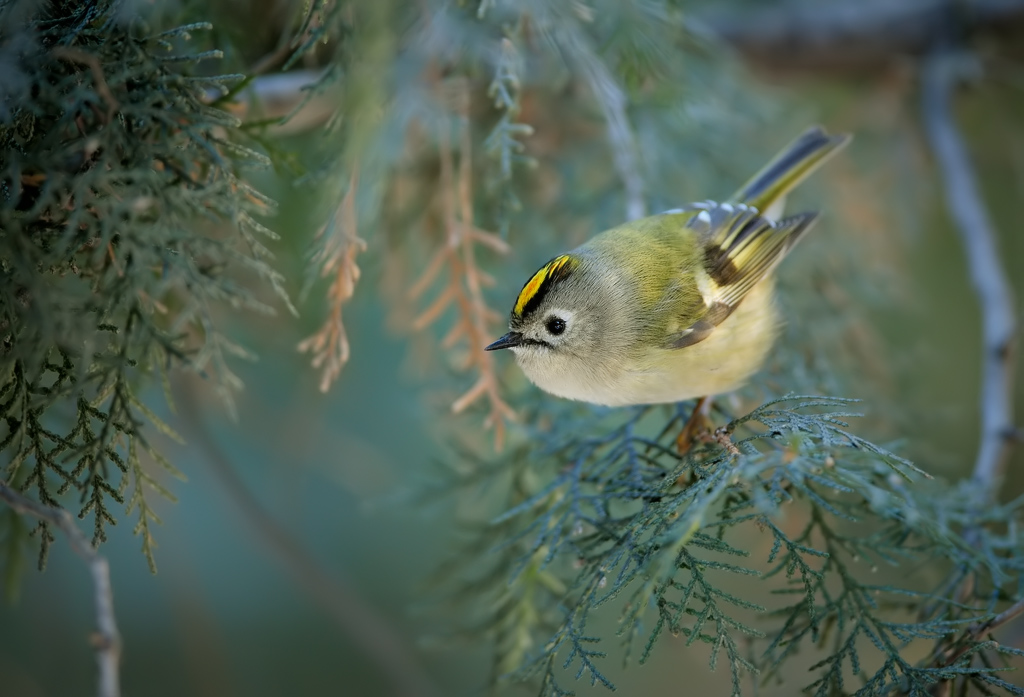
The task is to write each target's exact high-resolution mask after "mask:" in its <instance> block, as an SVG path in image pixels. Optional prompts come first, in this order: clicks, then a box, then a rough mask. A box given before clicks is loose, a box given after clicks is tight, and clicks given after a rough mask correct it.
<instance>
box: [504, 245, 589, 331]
mask: <svg viewBox="0 0 1024 697" xmlns="http://www.w3.org/2000/svg"><path fill="white" fill-rule="evenodd" d="M575 266H576V260H575V259H573V258H572V257H571V256H569V255H568V254H563V255H561V256H557V257H555V258H554V259H552V260H551V261H549V262H548V263H547V264H545V265H544V266H542V267H541V268H540V270H539V271H538V272H537V273H535V274H533V278H531V279H530V280H529V281H527V282H526V285H525V286H523V289H522V290H521V291H519V297H518V298H516V304H515V307H514V308H513V310H512V312H513V314H516V315H520V316H521V315H522V314H523V312H524V311H525V310H526V306H527V305H529V304H530V301H531V300H533V299H534V298H536V297H537V295H538V293H540V290H541V288H542V287H544V283H545V281H547V280H548V279H552V280H553V279H557V278H561V277H563V276H564V275H565V274H566V273H567V272H569V271H572V269H573V268H575Z"/></svg>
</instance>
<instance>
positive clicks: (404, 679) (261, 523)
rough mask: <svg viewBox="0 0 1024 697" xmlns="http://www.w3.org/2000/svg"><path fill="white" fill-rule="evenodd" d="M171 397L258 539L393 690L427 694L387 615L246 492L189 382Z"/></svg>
mask: <svg viewBox="0 0 1024 697" xmlns="http://www.w3.org/2000/svg"><path fill="white" fill-rule="evenodd" d="M175 387H176V389H175V393H176V394H175V397H176V401H178V403H179V404H181V405H182V407H183V408H182V409H181V411H180V414H181V418H182V419H184V420H185V422H186V425H187V426H188V428H189V433H190V435H191V439H190V440H193V441H194V442H196V443H197V444H198V445H199V446H200V447H201V448H202V449H203V452H204V454H205V455H206V461H207V462H208V463H209V464H210V465H211V466H212V468H213V471H214V473H215V474H216V475H217V477H218V478H219V479H220V480H221V483H222V484H223V485H224V487H225V489H226V490H227V491H228V493H229V495H230V496H231V498H232V499H233V500H234V502H235V504H236V505H237V506H238V508H239V510H240V511H241V512H242V515H243V516H245V517H246V518H247V519H248V520H249V522H250V523H251V524H252V529H253V531H254V532H255V535H256V537H257V538H258V539H259V540H260V542H261V543H262V544H263V545H264V546H265V547H266V548H267V549H269V550H270V551H271V552H273V553H274V554H275V555H276V556H277V557H278V558H279V559H280V560H281V561H283V562H284V565H285V567H286V568H287V569H288V571H289V572H290V573H291V574H292V576H293V577H294V578H295V579H296V581H297V582H298V584H299V585H300V586H301V587H302V588H303V590H304V591H305V592H306V593H308V594H309V596H310V597H311V598H313V599H314V600H315V601H316V602H317V604H319V605H320V606H321V607H323V608H324V609H326V610H327V611H328V612H329V613H330V614H331V616H332V617H333V618H334V620H335V622H336V623H337V625H338V626H339V627H340V628H341V629H342V631H343V632H344V633H345V635H346V636H347V637H349V639H351V640H352V642H353V643H355V645H356V646H358V647H360V649H361V650H362V651H363V653H364V655H366V656H367V657H368V658H369V659H370V660H372V661H373V662H374V663H375V664H376V665H377V666H378V667H379V669H380V670H381V672H382V673H383V674H384V675H385V676H386V677H387V678H388V679H389V680H391V682H392V684H393V689H394V694H396V695H402V696H403V697H433V696H434V695H436V694H437V691H436V690H435V689H434V687H433V681H432V680H431V679H430V677H429V676H428V675H427V674H426V673H425V672H424V671H423V669H422V668H420V666H419V664H418V663H417V661H416V660H415V658H414V657H413V656H412V655H411V654H410V653H409V650H408V648H407V647H406V645H405V643H404V642H403V640H402V638H401V637H400V636H399V635H398V633H397V632H396V631H395V630H394V629H393V628H392V627H391V625H390V624H389V622H388V620H387V619H385V618H384V617H382V616H380V615H378V614H377V613H376V612H375V611H374V610H373V609H371V608H370V607H369V606H368V605H367V604H366V603H365V602H364V601H363V600H362V599H361V598H360V597H359V594H358V593H356V591H355V590H354V589H352V588H350V587H349V585H348V584H347V583H345V582H344V581H342V580H341V579H339V578H337V577H336V576H333V577H332V576H331V575H330V574H328V572H327V571H325V570H324V568H323V567H322V566H321V565H320V564H319V562H317V561H316V559H314V558H313V557H311V556H310V555H309V553H308V552H306V550H305V549H304V548H303V545H302V543H301V542H300V541H299V540H297V539H296V538H295V537H294V536H293V535H292V534H291V533H289V532H288V531H287V530H286V529H284V528H283V527H282V526H281V525H280V524H279V523H278V522H277V521H276V520H275V519H274V517H273V516H272V515H270V514H269V513H268V512H267V511H266V510H265V509H264V508H263V506H262V505H261V504H260V502H259V501H258V500H257V499H256V497H255V496H253V494H252V492H250V491H249V489H248V487H247V486H246V485H245V482H244V481H243V480H242V478H241V477H240V476H239V475H238V472H237V471H236V470H235V467H234V466H233V465H232V463H231V460H230V458H229V457H228V455H227V454H226V453H225V452H224V451H223V449H221V447H220V445H218V443H217V441H216V440H215V439H214V437H213V435H212V434H211V433H210V431H209V429H208V428H207V427H206V425H205V422H204V420H203V417H202V412H201V406H200V402H201V400H200V399H198V398H197V396H196V395H195V392H194V387H193V386H192V385H184V386H182V387H178V386H177V385H176V386H175Z"/></svg>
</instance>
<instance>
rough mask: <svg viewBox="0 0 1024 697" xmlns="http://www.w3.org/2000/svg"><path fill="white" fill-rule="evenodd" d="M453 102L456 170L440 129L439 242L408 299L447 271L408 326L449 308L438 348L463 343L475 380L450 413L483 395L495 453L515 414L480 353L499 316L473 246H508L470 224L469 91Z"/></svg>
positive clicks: (458, 92) (505, 249) (423, 323)
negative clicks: (451, 319) (451, 316)
mask: <svg viewBox="0 0 1024 697" xmlns="http://www.w3.org/2000/svg"><path fill="white" fill-rule="evenodd" d="M454 99H455V106H456V110H457V113H458V114H459V121H460V125H459V166H458V172H456V171H455V166H454V163H453V157H452V147H451V140H450V137H449V135H448V132H447V130H446V129H443V128H442V130H441V134H440V145H439V149H440V159H441V182H440V190H439V193H440V199H441V201H440V203H441V211H442V220H443V223H444V231H445V235H444V243H443V244H442V246H441V248H440V249H438V250H437V253H436V254H435V255H434V257H433V258H432V259H431V260H430V261H429V262H428V263H427V266H426V269H425V270H424V272H423V274H422V275H421V276H420V278H419V279H418V280H417V281H416V282H415V283H414V284H413V285H412V287H411V288H410V291H409V293H410V295H411V296H413V297H414V298H415V297H418V296H420V295H422V294H423V293H424V292H425V291H426V290H427V288H429V287H430V286H431V285H432V284H433V282H434V281H435V280H436V279H437V276H438V275H439V274H440V273H441V271H442V270H443V269H445V268H447V269H448V283H447V284H446V285H445V288H444V289H443V290H442V291H441V293H440V294H439V295H438V296H437V297H436V298H435V299H434V301H433V302H432V303H430V305H428V306H427V309H425V310H424V311H423V312H422V313H420V315H419V316H418V317H417V318H416V319H414V320H413V328H414V329H416V330H422V329H425V328H426V327H427V326H429V325H430V324H432V323H433V322H434V321H436V320H437V319H438V318H440V317H441V315H443V314H444V312H445V310H447V309H448V308H449V307H451V306H452V305H453V304H454V305H455V307H456V308H457V310H458V319H457V320H456V322H455V325H454V326H453V327H452V328H451V330H450V331H449V332H448V334H447V335H446V336H445V338H444V339H443V341H442V346H444V347H445V348H451V347H452V346H454V345H456V344H457V343H458V342H459V341H462V340H465V341H466V343H467V344H468V349H469V357H468V361H467V362H468V364H469V365H468V366H467V367H470V368H475V369H476V371H477V374H478V377H477V381H476V382H475V383H474V384H473V386H472V387H470V388H469V389H468V390H467V391H466V392H465V393H463V395H462V396H461V397H459V398H458V399H456V400H455V402H454V403H452V411H453V412H455V413H459V412H461V411H463V410H465V409H466V408H467V407H469V406H470V405H471V404H473V403H474V402H476V401H477V400H479V399H481V398H485V397H486V399H487V404H488V407H489V410H490V413H489V414H488V416H487V420H486V421H485V424H486V425H487V426H488V427H490V428H493V429H494V444H495V448H496V449H498V450H500V449H501V448H502V446H503V444H504V438H505V424H506V422H507V421H512V420H514V419H515V412H514V411H513V410H512V407H510V406H509V405H508V404H507V403H506V402H505V400H503V399H502V397H501V391H500V388H499V385H498V377H497V374H496V372H495V369H494V359H493V357H492V355H491V354H490V353H488V352H487V351H484V346H486V345H487V344H488V343H490V339H491V335H490V332H488V330H487V327H488V325H489V324H491V323H494V322H497V321H498V320H500V316H499V315H498V313H496V312H495V311H494V310H492V309H491V308H490V307H488V306H487V303H486V301H485V300H484V295H483V288H484V286H490V285H493V283H494V281H493V279H492V278H491V277H490V276H489V275H487V274H486V273H485V272H484V271H482V270H481V269H480V268H479V267H478V265H477V262H476V245H477V244H482V245H484V246H487V247H489V248H491V249H493V250H495V251H497V252H499V253H505V252H508V251H509V247H508V245H507V244H506V243H505V241H504V240H502V239H501V238H500V237H498V236H497V235H495V234H493V233H490V232H487V231H485V230H481V229H479V228H477V227H476V226H474V225H473V189H472V181H473V173H472V149H471V148H472V141H471V134H470V131H469V125H468V113H469V92H468V90H467V89H466V88H465V85H461V84H460V85H458V88H457V89H456V90H454Z"/></svg>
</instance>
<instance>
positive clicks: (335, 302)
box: [298, 167, 366, 392]
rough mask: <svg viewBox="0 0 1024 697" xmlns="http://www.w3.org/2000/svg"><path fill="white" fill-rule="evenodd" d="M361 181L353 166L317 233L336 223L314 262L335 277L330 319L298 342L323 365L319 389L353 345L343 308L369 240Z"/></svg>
mask: <svg viewBox="0 0 1024 697" xmlns="http://www.w3.org/2000/svg"><path fill="white" fill-rule="evenodd" d="M358 185H359V169H358V167H356V168H353V170H352V176H351V178H350V179H349V184H348V191H346V192H345V195H344V196H343V197H342V199H341V204H339V206H338V210H337V212H336V213H335V215H334V218H333V221H332V223H331V224H328V225H325V226H324V227H323V228H321V230H320V232H319V233H318V235H317V237H320V238H322V237H323V236H324V235H326V234H327V231H328V230H329V229H330V228H331V225H332V224H333V226H334V233H333V234H332V235H331V236H330V238H329V239H325V240H323V241H322V245H323V246H322V247H321V248H320V249H319V250H318V251H317V253H316V256H315V257H314V259H313V263H314V264H315V265H316V266H318V267H320V275H321V276H322V277H324V278H327V277H328V276H332V275H333V277H334V280H333V281H331V285H330V287H329V288H328V290H327V299H328V303H329V309H328V313H327V319H326V320H325V321H324V324H323V326H322V327H321V328H320V330H319V331H318V332H317V333H316V334H313V335H312V336H310V337H308V338H306V339H304V340H303V341H301V342H299V346H298V350H299V351H300V352H302V353H306V352H311V353H312V354H313V361H312V364H313V368H315V369H320V368H323V371H322V373H321V374H320V391H321V392H327V390H329V389H330V388H331V384H332V383H333V382H334V381H335V380H337V379H338V376H339V375H340V374H341V369H342V368H343V367H345V364H346V363H347V362H348V359H349V354H350V347H349V343H348V334H347V333H346V332H345V325H344V323H343V322H342V316H341V310H342V307H343V306H344V305H345V303H346V302H348V300H349V299H350V298H351V297H352V295H353V293H354V292H355V288H356V282H357V281H358V280H359V266H357V265H356V255H357V254H359V253H360V252H362V251H365V250H366V242H364V241H363V240H362V239H360V238H359V236H358V219H357V215H356V204H355V199H356V190H357V187H358Z"/></svg>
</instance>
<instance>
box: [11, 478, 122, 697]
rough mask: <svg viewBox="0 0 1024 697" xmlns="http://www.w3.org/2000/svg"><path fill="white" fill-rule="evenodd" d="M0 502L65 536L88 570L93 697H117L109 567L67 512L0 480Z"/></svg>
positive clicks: (117, 651)
mask: <svg viewBox="0 0 1024 697" xmlns="http://www.w3.org/2000/svg"><path fill="white" fill-rule="evenodd" d="M0 500H3V501H4V502H6V503H7V505H9V506H10V507H11V508H13V509H14V510H15V511H16V512H17V513H20V514H22V515H30V516H33V517H35V518H38V519H39V520H42V521H44V522H47V523H50V524H51V525H53V526H54V527H56V528H57V529H59V530H60V531H61V532H63V533H64V534H65V535H66V536H67V538H68V542H69V543H70V545H71V549H73V550H74V551H75V554H77V555H78V556H80V557H81V558H82V559H83V560H84V561H85V563H86V564H87V565H88V566H89V572H90V573H91V574H92V582H93V604H94V605H95V606H96V634H95V635H94V636H93V639H92V645H93V648H95V650H96V664H97V667H98V668H99V679H98V685H97V689H96V694H97V695H99V697H119V695H120V694H121V680H120V677H119V666H120V663H121V635H120V633H119V632H118V631H117V620H116V618H115V616H114V591H113V588H112V587H111V585H110V566H109V565H108V564H107V559H106V557H104V556H102V555H100V554H99V553H98V552H97V551H96V548H95V547H93V546H92V545H91V544H90V543H89V540H88V539H87V538H86V536H85V534H84V533H83V532H82V531H81V530H79V529H78V526H77V525H75V522H74V520H73V519H72V518H71V514H70V513H68V512H67V511H64V510H61V509H59V508H54V507H52V506H46V505H43V504H41V503H38V502H37V501H33V500H32V499H30V498H27V497H25V496H23V495H22V494H21V493H19V492H18V491H15V490H14V489H12V488H11V487H10V486H9V485H8V484H7V482H5V481H3V480H2V479H0Z"/></svg>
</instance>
